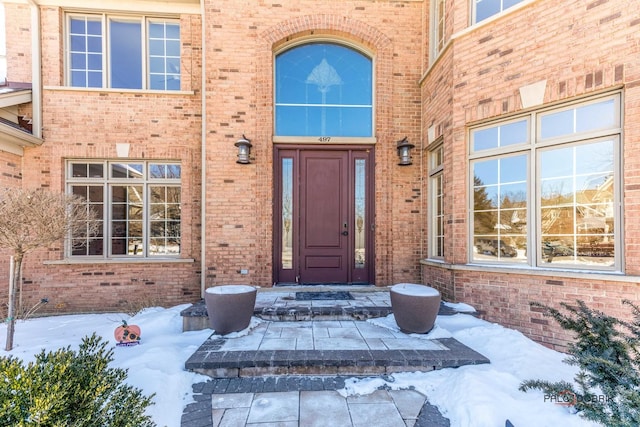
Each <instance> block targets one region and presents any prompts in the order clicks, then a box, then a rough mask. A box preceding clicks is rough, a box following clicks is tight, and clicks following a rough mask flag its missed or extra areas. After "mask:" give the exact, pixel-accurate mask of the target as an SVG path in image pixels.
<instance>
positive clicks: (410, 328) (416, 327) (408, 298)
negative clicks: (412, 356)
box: [390, 283, 440, 334]
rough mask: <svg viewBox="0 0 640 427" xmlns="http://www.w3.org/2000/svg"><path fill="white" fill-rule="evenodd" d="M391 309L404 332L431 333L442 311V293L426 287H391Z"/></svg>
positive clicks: (403, 285)
mask: <svg viewBox="0 0 640 427" xmlns="http://www.w3.org/2000/svg"><path fill="white" fill-rule="evenodd" d="M390 294H391V309H392V310H393V316H394V317H395V319H396V323H397V324H398V327H399V328H400V330H402V331H403V332H408V333H416V334H424V333H427V332H429V331H430V330H431V329H432V328H433V325H434V323H435V321H436V316H437V315H438V311H439V310H440V292H438V291H437V290H436V289H434V288H431V287H429V286H424V285H416V284H413V283H400V284H397V285H394V286H392V287H391V291H390Z"/></svg>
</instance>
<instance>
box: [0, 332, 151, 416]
mask: <svg viewBox="0 0 640 427" xmlns="http://www.w3.org/2000/svg"><path fill="white" fill-rule="evenodd" d="M112 361H113V349H107V343H106V342H105V341H103V340H102V339H101V338H100V337H98V336H96V334H95V333H94V334H93V335H92V336H90V337H85V338H83V339H82V343H81V344H80V347H79V349H78V351H77V352H75V351H72V350H71V347H67V348H63V349H60V350H57V351H53V352H49V353H45V351H44V350H42V351H41V352H40V353H39V354H37V355H36V358H35V361H34V362H30V363H28V364H27V365H26V366H25V365H24V364H23V362H22V361H21V360H20V359H17V358H15V357H1V358H0V420H2V421H1V422H0V424H2V425H7V426H16V427H28V426H43V427H46V426H60V427H63V426H64V427H67V426H69V427H96V426H100V427H151V426H155V423H154V422H153V421H152V420H151V418H150V417H149V416H148V415H145V414H144V412H145V409H146V408H147V407H149V406H150V405H151V404H152V401H151V399H152V397H153V395H152V396H149V397H145V396H144V395H143V394H142V392H141V390H139V389H136V388H134V387H132V386H129V385H126V384H124V383H123V382H124V380H125V379H126V377H127V371H126V370H124V369H120V368H110V367H109V363H110V362H112Z"/></svg>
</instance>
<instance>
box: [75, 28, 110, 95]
mask: <svg viewBox="0 0 640 427" xmlns="http://www.w3.org/2000/svg"><path fill="white" fill-rule="evenodd" d="M69 49H70V50H69V56H68V60H69V64H68V66H69V75H68V76H69V84H70V85H71V86H74V87H100V86H102V79H101V78H100V81H99V83H98V84H96V78H95V76H90V74H91V73H89V70H93V71H95V72H97V73H98V75H99V76H100V77H101V75H102V28H101V21H100V18H98V17H71V18H70V19H69Z"/></svg>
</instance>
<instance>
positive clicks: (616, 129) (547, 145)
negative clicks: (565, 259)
mask: <svg viewBox="0 0 640 427" xmlns="http://www.w3.org/2000/svg"><path fill="white" fill-rule="evenodd" d="M607 100H613V101H614V106H615V108H614V114H615V117H614V122H615V123H614V125H612V127H609V128H603V129H595V130H590V131H585V132H579V133H578V132H574V133H568V134H566V135H560V136H558V137H554V138H548V139H541V137H540V136H539V135H541V128H540V126H541V125H540V123H541V119H542V117H544V116H546V115H548V114H555V113H558V112H562V111H566V110H573V109H579V108H581V107H584V106H588V105H590V104H595V103H600V102H603V101H607ZM621 105H622V93H621V91H615V92H608V93H606V94H600V95H595V96H591V97H587V98H581V99H578V100H573V101H570V102H567V103H564V104H562V105H555V106H552V107H547V108H543V109H539V110H536V111H532V112H529V113H527V114H522V115H519V116H517V117H510V118H509V119H503V120H496V121H492V122H491V123H483V124H480V125H477V126H473V127H470V128H469V139H468V141H469V153H470V154H469V165H468V167H469V177H470V178H469V181H470V182H469V183H468V186H469V187H468V188H469V201H468V203H469V206H470V209H469V216H468V221H469V227H468V233H469V238H468V242H469V252H468V259H469V260H470V262H471V263H474V264H493V265H500V266H504V267H523V266H524V267H527V266H528V267H531V268H545V269H563V270H585V271H602V272H622V271H623V270H624V249H625V248H624V235H623V217H622V211H623V209H622V184H623V183H622V178H623V170H622V160H621V159H622V126H623V124H622V120H623V118H622V114H621ZM523 118H528V120H529V129H528V132H529V139H530V142H527V143H522V144H514V145H509V146H505V147H495V148H489V149H485V150H481V151H474V149H473V146H474V141H473V135H474V132H475V131H478V130H483V129H488V128H492V127H496V126H501V125H505V124H509V123H512V122H516V121H519V120H522V119H523ZM607 140H611V141H612V142H613V147H614V153H613V174H614V190H613V196H614V200H613V210H614V213H613V219H614V224H615V227H614V228H615V229H614V230H613V236H614V259H613V263H612V265H611V266H600V265H588V264H586V263H584V264H569V263H557V264H556V263H549V262H545V260H544V259H543V254H542V253H541V252H542V249H541V244H542V238H541V237H542V229H541V224H542V223H541V219H540V218H539V216H540V212H541V200H540V198H541V186H540V184H541V182H540V178H539V177H540V167H541V166H540V160H539V156H540V153H541V152H543V150H548V149H554V148H565V147H571V146H579V145H585V144H591V143H597V142H599V141H607ZM514 154H526V155H527V156H528V161H527V163H528V171H527V180H528V183H527V188H528V190H527V204H526V206H527V211H528V215H527V224H528V232H527V235H528V236H529V237H528V240H527V260H526V263H513V262H491V261H484V260H482V261H480V260H474V253H473V248H474V244H475V241H474V240H475V236H474V209H473V206H474V191H473V189H474V182H473V176H474V175H473V163H474V162H475V161H479V160H491V159H498V158H501V157H505V156H508V155H514Z"/></svg>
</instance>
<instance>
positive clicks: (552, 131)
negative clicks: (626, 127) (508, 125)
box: [540, 99, 619, 139]
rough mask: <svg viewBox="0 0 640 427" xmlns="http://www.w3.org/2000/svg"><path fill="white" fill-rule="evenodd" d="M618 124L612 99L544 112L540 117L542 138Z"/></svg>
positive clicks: (613, 126)
mask: <svg viewBox="0 0 640 427" xmlns="http://www.w3.org/2000/svg"><path fill="white" fill-rule="evenodd" d="M618 126H619V123H618V119H617V118H616V108H615V100H614V99H607V100H605V101H602V102H597V103H593V104H587V105H583V106H579V107H576V108H572V109H569V110H566V111H560V112H557V113H551V114H546V115H543V116H542V117H541V119H540V127H541V137H542V139H546V138H555V137H559V136H564V135H570V134H572V133H580V132H591V131H596V130H602V129H614V128H617V127H618Z"/></svg>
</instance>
